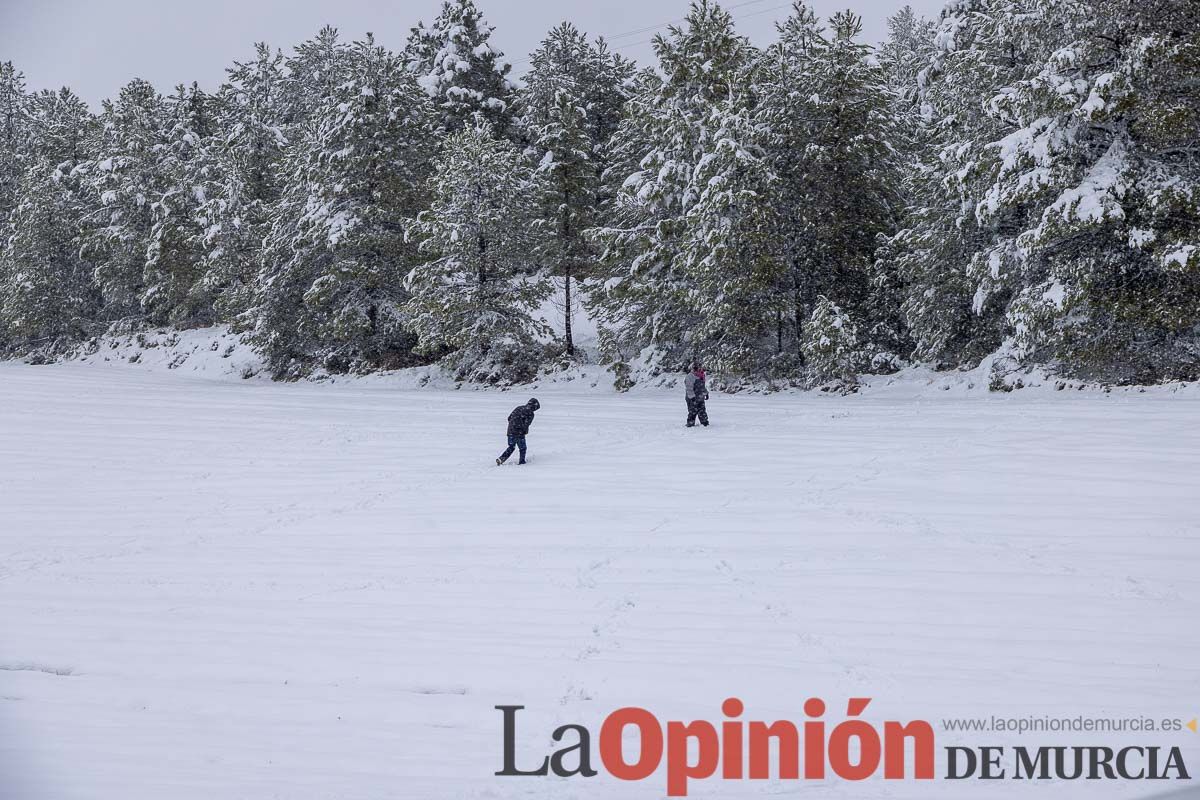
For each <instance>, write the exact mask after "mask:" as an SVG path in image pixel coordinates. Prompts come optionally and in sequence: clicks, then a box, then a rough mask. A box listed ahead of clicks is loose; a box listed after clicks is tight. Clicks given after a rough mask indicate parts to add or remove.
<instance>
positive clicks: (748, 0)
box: [511, 0, 788, 69]
mask: <svg viewBox="0 0 1200 800" xmlns="http://www.w3.org/2000/svg"><path fill="white" fill-rule="evenodd" d="M765 2H767V0H745V2H742V3H735V4H734V5H731V6H728V7H727V8H726V10H727V11H730V10H733V9H735V8H743V7H745V6H751V5H758V4H759V3H765ZM787 7H788V4H787V3H780V4H779V5H775V6H771V7H769V8H763V9H758V10H756V11H751V12H750V13H749V14H742V15H741V16H736V17H733V21H734V22H739V21H741V20H744V19H749V18H751V17H758V16H762V15H763V14H769V13H771V12H772V11H778V10H779V9H781V8H787ZM686 21H687V17H680V18H679V19H673V20H670V21H668V22H663V23H660V24H658V25H648V26H646V27H645V28H638V29H636V30H632V31H627V32H625V33H622V34H617V35H616V36H613V37H601V38H603V39H604V41H605V42H606V43H608V42H611V41H612V40H613V39H616V38H621V37H625V36H634V35H636V34H639V33H649V32H650V31H658V30H661V29H662V28H665V27H667V26H668V25H678V24H679V23H680V22H686ZM654 38H655V37H651V38H649V39H642V40H641V41H637V42H626V43H625V44H621V45H616V46H614V47H613V48H612V49H613V50H618V51H621V50H628V49H630V48H633V47H641V46H642V45H645V44H650V43H651V42H653V41H654ZM531 60H532V56H526V57H525V58H522V59H521V60H520V61H515V62H513V63H512V64H511V66H512V68H513V69H517V68H519V67H526V66H528V65H529V64H530V62H531Z"/></svg>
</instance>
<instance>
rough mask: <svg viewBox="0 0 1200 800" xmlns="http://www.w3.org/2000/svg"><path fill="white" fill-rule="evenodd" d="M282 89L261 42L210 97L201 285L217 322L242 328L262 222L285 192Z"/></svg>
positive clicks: (264, 228)
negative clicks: (212, 118) (212, 128)
mask: <svg viewBox="0 0 1200 800" xmlns="http://www.w3.org/2000/svg"><path fill="white" fill-rule="evenodd" d="M287 90H288V82H287V78H286V77H285V74H284V59H283V55H282V53H280V52H279V51H278V50H275V51H272V50H271V49H270V48H269V47H268V46H267V45H266V44H263V43H259V44H257V45H255V59H254V60H253V61H248V62H246V63H235V65H234V66H233V68H231V69H230V70H229V81H228V82H227V83H226V84H225V85H223V86H222V87H221V90H220V91H219V92H218V94H217V97H216V103H215V111H214V113H215V115H216V127H217V130H218V133H217V134H216V135H215V136H214V137H213V138H212V140H210V142H209V143H208V145H207V147H206V148H205V150H204V153H203V155H204V159H205V161H204V164H203V166H202V168H201V169H200V174H201V177H202V178H203V181H204V183H203V195H204V201H203V203H202V204H201V206H200V209H199V210H198V221H199V224H200V227H201V236H200V242H199V247H200V254H201V255H200V257H201V270H202V272H203V278H202V283H203V285H204V290H205V291H206V292H208V293H209V294H210V295H212V296H213V298H214V300H213V307H214V313H215V314H216V317H217V318H218V319H221V320H225V321H230V322H235V323H241V322H243V321H244V320H243V318H242V315H243V314H245V313H246V312H247V311H249V309H250V308H251V307H252V306H253V302H254V281H255V277H256V274H257V270H258V266H259V263H260V261H261V258H262V241H263V239H264V238H265V237H266V235H267V232H268V230H269V227H268V215H269V212H270V209H271V207H272V205H273V204H274V203H275V202H277V201H278V200H279V197H280V195H281V194H282V191H283V180H282V176H283V174H284V173H283V164H284V155H285V150H286V148H287V147H288V139H287V134H286V133H285V128H287V127H288V126H289V124H290V123H289V117H288V114H289V106H288V102H289V97H288V91H287ZM294 127H296V130H299V128H298V126H294Z"/></svg>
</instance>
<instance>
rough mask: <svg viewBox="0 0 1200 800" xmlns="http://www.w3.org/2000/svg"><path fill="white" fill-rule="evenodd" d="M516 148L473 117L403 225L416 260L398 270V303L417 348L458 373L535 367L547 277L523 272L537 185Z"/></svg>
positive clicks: (508, 377) (475, 376)
mask: <svg viewBox="0 0 1200 800" xmlns="http://www.w3.org/2000/svg"><path fill="white" fill-rule="evenodd" d="M525 165H526V162H525V160H524V159H523V158H522V156H521V153H520V152H519V151H518V150H517V149H516V147H515V146H514V145H513V144H512V143H510V142H508V141H507V140H504V139H498V138H496V136H495V134H494V132H493V131H492V130H491V129H490V127H489V125H488V124H487V123H486V122H484V121H482V120H481V121H480V122H479V124H478V125H477V126H475V127H471V128H465V129H463V130H462V131H459V132H458V133H456V134H453V135H451V136H450V137H449V138H448V139H447V140H446V141H445V143H444V145H443V149H442V153H441V156H440V157H439V158H438V160H437V165H436V171H435V173H434V176H433V178H432V180H431V186H432V196H433V202H432V204H431V205H430V207H429V209H428V210H426V211H423V212H422V213H421V215H420V216H419V217H418V218H417V220H416V221H415V222H414V223H413V224H412V225H411V226H410V236H411V238H412V239H413V240H414V241H416V242H418V243H419V246H420V252H421V254H422V256H423V257H424V258H425V263H423V264H421V265H419V266H417V267H415V268H414V269H413V270H412V271H411V272H410V273H409V275H408V279H407V281H406V285H407V287H408V289H409V291H410V292H411V293H412V297H411V299H410V300H409V302H408V303H407V304H406V305H405V312H406V313H407V315H408V318H409V319H410V320H411V325H412V329H413V331H414V332H415V333H416V334H417V336H418V345H417V349H418V351H419V352H421V353H424V354H426V355H428V356H434V357H437V356H442V357H444V358H443V361H444V363H446V364H447V366H449V367H451V368H452V369H453V370H454V371H455V373H456V375H457V376H458V377H459V378H460V379H463V380H481V381H489V382H494V381H522V380H528V379H529V378H531V377H533V375H534V374H535V372H536V370H537V367H538V364H539V361H540V354H541V349H542V348H541V346H540V345H539V344H538V341H537V340H538V337H540V336H544V335H545V334H546V333H548V332H549V329H548V328H547V326H546V325H545V324H544V322H543V321H542V320H540V319H537V318H535V316H534V313H535V310H536V308H537V306H538V304H539V303H540V302H541V301H542V300H544V299H545V297H546V296H547V295H548V294H549V292H550V286H549V282H548V281H547V280H545V279H544V278H543V277H541V276H540V275H537V274H532V275H531V274H528V271H529V267H530V260H531V259H532V258H533V257H534V253H535V250H536V245H537V242H536V240H535V238H536V237H535V231H534V225H533V223H534V221H535V220H536V219H537V203H536V197H537V195H538V189H537V187H536V185H531V183H532V182H533V181H534V180H535V179H536V176H534V175H530V173H529V171H528V168H527V167H526V166H525Z"/></svg>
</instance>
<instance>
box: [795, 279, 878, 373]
mask: <svg viewBox="0 0 1200 800" xmlns="http://www.w3.org/2000/svg"><path fill="white" fill-rule="evenodd" d="M801 347H802V348H803V350H804V359H805V366H806V367H807V368H808V377H809V381H810V383H811V384H812V385H820V384H823V383H829V382H831V381H833V382H837V383H839V384H841V385H842V386H844V387H848V386H853V385H854V384H855V383H856V382H857V380H858V372H859V371H860V370H861V369H863V368H864V367H865V364H864V361H863V353H862V351H861V349H860V347H861V342H860V340H859V334H858V328H857V326H855V324H854V321H853V320H852V319H851V317H850V315H849V314H847V313H846V312H845V311H843V310H842V309H841V308H839V307H838V305H837V304H836V303H834V302H832V301H831V300H830V299H829V298H827V297H824V296H821V297H818V298H817V302H816V304H815V305H814V307H813V312H812V316H811V317H810V318H809V320H808V323H807V324H806V325H805V326H804V339H803V342H802V343H801Z"/></svg>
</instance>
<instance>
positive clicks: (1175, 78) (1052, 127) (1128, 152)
mask: <svg viewBox="0 0 1200 800" xmlns="http://www.w3.org/2000/svg"><path fill="white" fill-rule="evenodd" d="M1011 24H1012V25H1013V27H1014V28H1015V29H1016V30H1018V31H1020V32H1022V33H1023V34H1024V36H1025V37H1027V38H1028V39H1035V38H1037V37H1042V38H1043V39H1045V42H1044V44H1043V46H1042V47H1041V48H1039V50H1038V51H1037V52H1038V54H1039V57H1038V59H1037V61H1036V62H1035V65H1034V68H1033V69H1031V70H1030V71H1029V72H1028V73H1027V75H1026V76H1025V77H1023V78H1022V79H1020V80H1017V81H1016V82H1014V83H1012V84H1011V85H1009V86H1007V87H1005V88H1004V89H1003V90H1001V91H1000V92H998V93H997V94H996V95H995V97H994V98H992V100H991V101H990V103H989V105H988V113H989V115H990V116H992V117H993V118H996V119H998V120H1000V121H1001V122H1002V123H1005V124H1012V125H1015V127H1016V129H1015V130H1013V131H1012V132H1011V133H1008V134H1007V135H1005V136H1004V137H1002V138H999V139H996V140H994V141H993V142H992V143H991V144H990V145H989V146H988V147H987V148H985V149H984V160H983V162H984V163H983V166H984V171H985V174H986V175H987V177H988V178H989V179H990V180H989V183H990V185H989V186H988V187H987V188H986V191H985V192H984V193H983V195H982V196H980V197H978V198H977V199H978V204H977V207H976V215H977V217H978V219H979V220H980V222H981V223H982V224H985V225H992V226H1000V225H1002V224H1004V223H1005V222H1016V223H1019V224H1018V225H1017V226H1015V227H1006V228H1005V229H1003V230H1002V235H1001V236H1000V237H998V239H997V241H996V242H995V243H994V244H992V246H991V247H989V248H988V249H986V250H985V251H983V252H981V253H980V254H978V255H977V257H976V259H975V261H974V264H975V265H983V264H994V263H996V262H999V263H1000V264H1001V269H1000V270H999V275H998V276H997V275H996V274H994V273H995V271H994V270H989V271H988V272H987V273H984V274H980V273H981V272H982V270H980V271H978V272H977V273H976V274H975V275H974V276H973V277H977V278H981V279H980V280H978V281H977V284H978V292H979V293H981V294H983V295H984V299H986V296H987V295H989V294H990V293H991V292H992V291H994V287H995V286H996V285H998V286H999V287H1000V288H1001V289H1002V290H1005V291H1007V292H1008V293H1010V294H1011V297H1012V300H1011V301H1010V302H1009V303H1008V318H1007V321H1008V325H1009V331H1008V332H1009V335H1010V337H1011V338H1010V341H1009V346H1010V348H1011V352H1012V354H1013V355H1015V356H1016V357H1018V358H1019V359H1022V360H1026V361H1034V362H1045V361H1051V360H1055V361H1059V362H1060V365H1061V368H1062V369H1063V370H1064V371H1068V372H1075V373H1080V374H1083V375H1085V376H1089V377H1097V378H1101V379H1104V380H1114V381H1137V382H1143V383H1144V382H1151V381H1156V380H1161V379H1166V378H1186V379H1195V378H1196V377H1198V376H1200V336H1197V325H1198V324H1200V151H1198V150H1197V148H1196V142H1197V140H1198V139H1200V88H1198V86H1197V82H1196V74H1197V67H1198V66H1200V7H1198V6H1197V5H1196V4H1195V3H1177V2H1170V1H1169V0H1113V1H1112V2H1106V3H1102V4H1101V3H1096V2H1091V1H1089V0H1054V1H1053V2H1051V1H1050V0H1033V2H1032V7H1031V8H1030V9H1028V10H1027V12H1026V13H1024V14H1022V15H1019V16H1016V17H1015V18H1014V19H1013V20H1012V23H1011ZM977 305H978V302H977Z"/></svg>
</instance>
